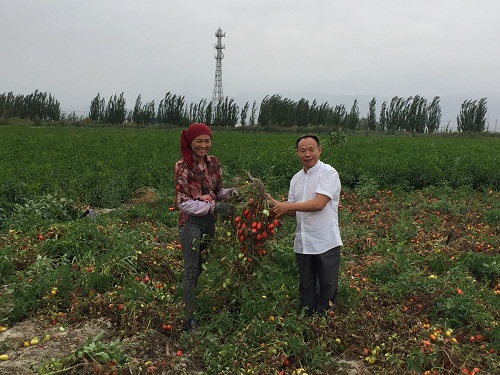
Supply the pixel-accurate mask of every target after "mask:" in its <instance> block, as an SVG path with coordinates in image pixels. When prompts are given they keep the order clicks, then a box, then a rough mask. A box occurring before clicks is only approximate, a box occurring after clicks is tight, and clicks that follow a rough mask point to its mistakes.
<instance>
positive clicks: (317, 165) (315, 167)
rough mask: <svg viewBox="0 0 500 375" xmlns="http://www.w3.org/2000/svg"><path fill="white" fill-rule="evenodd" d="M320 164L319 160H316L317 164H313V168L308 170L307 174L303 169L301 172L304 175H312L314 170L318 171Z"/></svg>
mask: <svg viewBox="0 0 500 375" xmlns="http://www.w3.org/2000/svg"><path fill="white" fill-rule="evenodd" d="M320 164H321V160H318V162H317V163H316V164H314V166H313V167H311V168H309V169H308V170H307V172H306V171H305V169H304V168H302V171H303V172H304V173H305V174H311V173H314V172H315V171H316V170H318V169H319V166H320Z"/></svg>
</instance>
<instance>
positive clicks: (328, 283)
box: [295, 246, 340, 315]
mask: <svg viewBox="0 0 500 375" xmlns="http://www.w3.org/2000/svg"><path fill="white" fill-rule="evenodd" d="M295 258H296V260H297V265H298V267H299V293H300V304H301V307H302V308H304V307H307V311H306V314H307V315H312V314H313V313H314V312H317V313H319V314H321V313H323V312H325V311H326V310H328V309H329V306H330V301H331V302H332V303H335V302H336V300H337V290H338V279H339V264H340V246H337V247H334V248H333V249H330V250H328V251H326V252H324V253H322V254H318V255H309V254H299V253H295Z"/></svg>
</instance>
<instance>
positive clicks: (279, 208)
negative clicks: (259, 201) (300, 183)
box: [266, 193, 288, 217]
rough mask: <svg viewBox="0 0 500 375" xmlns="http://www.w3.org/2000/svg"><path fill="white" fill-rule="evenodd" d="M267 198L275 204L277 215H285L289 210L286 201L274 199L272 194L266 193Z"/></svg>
mask: <svg viewBox="0 0 500 375" xmlns="http://www.w3.org/2000/svg"><path fill="white" fill-rule="evenodd" d="M266 197H267V200H268V201H269V202H271V204H272V205H273V208H272V211H273V214H275V215H276V217H280V216H283V215H285V214H286V213H287V212H288V207H287V206H288V204H287V203H286V202H280V201H277V200H276V199H274V198H273V197H272V196H271V194H269V193H267V194H266Z"/></svg>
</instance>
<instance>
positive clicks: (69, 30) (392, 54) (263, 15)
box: [0, 0, 500, 111]
mask: <svg viewBox="0 0 500 375" xmlns="http://www.w3.org/2000/svg"><path fill="white" fill-rule="evenodd" d="M219 25H220V27H221V28H222V30H223V31H224V32H225V33H226V36H225V38H223V40H222V41H223V44H225V47H226V48H225V50H224V55H225V56H224V59H223V60H222V81H223V88H224V96H229V97H231V98H237V97H246V98H248V99H247V100H250V101H253V100H257V102H258V103H260V101H261V100H262V98H263V96H264V95H266V94H282V95H284V96H285V97H289V96H287V94H288V93H292V92H293V93H296V95H303V96H304V97H306V98H307V97H310V96H311V95H312V96H314V95H317V94H318V93H322V94H351V95H385V96H388V97H393V96H402V97H408V96H412V95H416V94H419V95H421V96H424V97H427V98H429V99H432V97H434V96H445V95H452V94H468V95H469V94H470V95H475V96H477V98H480V97H481V96H482V95H483V94H487V93H499V92H500V51H499V40H500V1H498V0H470V1H465V0H418V1H415V0H413V1H411V0H357V1H356V0H351V1H348V0H342V1H340V0H311V1H304V0H211V1H206V0H198V1H190V0H182V1H170V0H136V1H131V0H119V1H118V0H109V1H108V0H79V1H78V0H73V1H71V0H1V6H0V48H1V49H0V51H1V52H0V53H1V57H0V93H3V92H9V91H12V92H14V94H24V95H27V94H30V93H31V92H33V91H34V90H36V89H39V90H40V91H43V92H47V93H51V94H53V95H54V96H55V98H56V99H57V100H59V102H60V103H61V107H62V109H63V110H65V111H73V110H81V109H82V108H83V109H85V108H88V107H89V106H90V101H91V100H92V99H93V98H94V97H95V96H96V95H97V94H98V93H100V94H101V96H103V97H105V98H106V99H109V97H110V96H111V95H114V94H118V95H119V94H120V93H121V92H124V93H125V97H126V99H127V107H129V108H132V107H133V106H134V103H135V99H136V98H137V96H138V95H139V94H141V96H142V100H143V102H146V101H151V100H155V102H156V104H158V103H159V101H160V100H161V99H162V98H163V97H164V96H165V94H166V93H167V92H169V91H170V92H171V93H173V94H178V95H184V96H186V98H188V99H191V98H193V101H195V100H196V101H197V100H199V99H202V98H205V99H208V100H210V99H211V97H212V93H213V88H214V77H215V58H214V55H215V53H216V51H215V49H214V45H215V43H216V41H217V39H216V37H215V31H216V30H217V29H218V28H219ZM471 99H476V97H471ZM242 104H244V103H242ZM332 104H335V103H332Z"/></svg>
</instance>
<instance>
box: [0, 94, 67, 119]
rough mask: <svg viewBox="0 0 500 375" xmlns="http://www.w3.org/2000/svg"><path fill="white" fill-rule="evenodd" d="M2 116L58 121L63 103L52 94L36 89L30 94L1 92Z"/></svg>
mask: <svg viewBox="0 0 500 375" xmlns="http://www.w3.org/2000/svg"><path fill="white" fill-rule="evenodd" d="M0 117H4V118H7V117H17V118H22V119H28V120H32V121H58V120H60V119H61V117H62V111H61V105H60V103H59V101H58V100H56V99H55V98H54V97H53V96H52V94H47V93H46V92H40V91H38V90H35V91H34V92H33V93H31V94H29V95H14V94H13V93H12V92H9V93H3V94H0Z"/></svg>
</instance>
